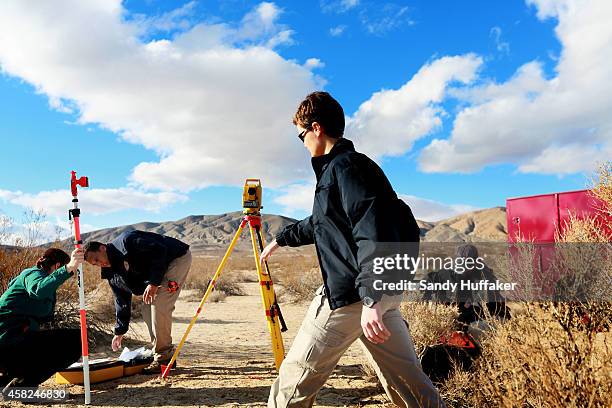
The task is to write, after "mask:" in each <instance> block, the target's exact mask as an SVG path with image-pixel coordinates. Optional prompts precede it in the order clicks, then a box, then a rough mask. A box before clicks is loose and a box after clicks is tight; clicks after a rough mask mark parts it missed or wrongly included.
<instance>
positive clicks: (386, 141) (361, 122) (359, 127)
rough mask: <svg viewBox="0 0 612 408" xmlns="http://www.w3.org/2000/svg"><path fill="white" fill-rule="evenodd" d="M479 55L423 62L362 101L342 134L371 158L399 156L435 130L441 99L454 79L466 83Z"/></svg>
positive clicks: (437, 125)
mask: <svg viewBox="0 0 612 408" xmlns="http://www.w3.org/2000/svg"><path fill="white" fill-rule="evenodd" d="M481 64H482V59H481V58H480V57H478V56H476V55H474V54H468V55H462V56H454V57H443V58H439V59H437V60H434V61H432V62H430V63H429V64H426V65H424V66H423V67H422V68H421V69H420V70H419V71H418V72H417V73H416V74H415V75H414V76H413V77H412V78H411V79H410V80H409V81H408V82H406V83H405V84H404V85H402V86H401V87H400V88H399V89H392V90H383V91H380V92H377V93H375V94H373V95H372V97H371V98H370V99H369V100H367V101H366V102H364V103H362V104H361V106H360V107H359V109H358V110H357V112H355V114H353V115H352V116H351V117H349V118H348V120H347V127H346V135H347V137H349V138H352V139H353V140H354V141H355V144H356V147H357V148H358V149H360V150H361V151H363V152H365V153H367V154H370V155H371V156H372V157H373V158H380V157H382V156H385V155H386V156H399V155H402V154H404V153H406V151H408V150H410V149H411V148H412V145H413V143H414V142H415V141H416V140H418V139H419V138H422V137H424V136H426V135H428V134H429V133H431V132H433V131H434V130H437V129H438V128H439V127H440V125H441V123H442V115H444V114H445V112H444V110H443V108H442V106H441V102H442V101H443V100H444V98H445V97H446V95H447V90H448V88H449V86H450V85H451V84H452V83H454V82H458V83H463V84H467V83H470V82H471V81H472V80H474V78H475V77H476V73H477V70H478V68H479V67H480V65H481Z"/></svg>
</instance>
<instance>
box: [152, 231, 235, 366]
mask: <svg viewBox="0 0 612 408" xmlns="http://www.w3.org/2000/svg"><path fill="white" fill-rule="evenodd" d="M243 228H244V223H241V224H240V226H239V227H238V231H236V234H234V238H232V242H231V243H230V245H229V247H228V248H227V251H225V255H224V256H223V259H221V263H220V264H219V266H218V267H217V271H216V272H215V274H214V275H213V277H212V279H211V281H210V283H209V284H208V287H207V288H206V292H204V296H203V297H202V300H201V301H200V304H199V305H198V309H197V310H196V313H195V315H193V317H192V318H191V322H190V323H189V326H187V330H185V334H183V338H182V339H181V341H180V343H179V344H178V346H177V347H176V350H175V351H174V354H173V355H172V358H171V359H170V362H169V363H168V366H167V367H166V369H165V370H164V372H163V373H162V378H167V377H168V373H169V372H170V368H172V365H173V364H174V362H175V361H176V359H177V357H178V355H179V353H180V352H181V349H182V348H183V345H184V344H185V341H186V340H187V336H189V332H191V329H192V328H193V325H194V324H195V322H196V320H198V316H199V315H200V312H201V311H202V307H203V306H204V303H205V302H206V299H208V296H209V295H210V294H211V293H212V291H213V289H214V288H215V284H216V283H217V280H218V279H219V276H220V275H221V271H222V270H223V267H224V266H225V263H226V262H227V260H228V258H229V256H230V254H231V253H232V250H233V249H234V246H235V245H236V242H238V238H239V237H240V234H241V233H242V230H243Z"/></svg>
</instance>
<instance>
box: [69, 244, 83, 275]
mask: <svg viewBox="0 0 612 408" xmlns="http://www.w3.org/2000/svg"><path fill="white" fill-rule="evenodd" d="M84 261H85V258H84V257H83V250H82V249H81V248H75V249H74V250H73V251H72V254H70V262H68V264H66V269H67V270H68V272H75V271H76V270H77V268H78V266H79V265H80V264H82V263H83V262H84Z"/></svg>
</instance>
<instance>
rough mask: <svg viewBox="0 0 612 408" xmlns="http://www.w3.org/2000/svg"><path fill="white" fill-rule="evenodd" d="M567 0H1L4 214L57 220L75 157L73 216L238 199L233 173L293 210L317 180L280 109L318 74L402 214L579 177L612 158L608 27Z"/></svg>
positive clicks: (94, 219) (574, 185) (159, 210)
mask: <svg viewBox="0 0 612 408" xmlns="http://www.w3.org/2000/svg"><path fill="white" fill-rule="evenodd" d="M79 3H81V4H79ZM82 3H87V4H82ZM574 3H575V2H574V1H570V0H568V1H567V2H566V1H562V0H528V1H527V2H523V1H511V2H490V1H469V2H467V1H465V2H460V1H438V2H431V1H395V2H391V1H390V2H380V1H377V2H374V1H366V0H359V1H357V0H343V1H328V0H322V1H320V2H285V1H276V2H273V3H268V2H263V3H262V2H258V1H238V0H236V1H234V0H230V1H198V2H186V1H160V0H144V1H132V0H127V1H123V2H120V1H118V0H116V1H115V0H113V1H110V0H109V1H106V0H105V1H102V0H97V1H91V2H76V1H67V0H66V1H59V2H57V3H54V6H53V7H51V6H41V7H37V8H36V9H34V8H32V7H30V9H28V8H27V6H26V5H24V4H20V2H18V1H14V2H13V1H7V2H5V4H3V5H2V6H0V16H2V17H0V27H4V28H1V29H0V44H1V45H0V66H1V67H2V75H0V138H1V140H2V153H3V154H2V160H1V161H0V174H1V176H0V214H4V215H5V216H8V217H11V218H13V219H14V220H15V222H16V223H17V224H19V222H20V220H21V218H22V217H21V214H22V213H23V211H24V210H27V209H30V208H43V209H45V210H46V212H47V219H48V221H49V223H48V224H49V225H50V226H53V225H54V224H59V225H61V226H62V227H65V215H64V214H65V209H64V207H65V208H66V209H67V208H68V206H69V205H70V196H69V194H67V190H66V189H67V187H68V178H69V171H70V170H72V169H75V170H77V171H78V172H79V173H80V174H83V175H88V176H89V177H90V178H91V183H92V190H91V191H86V190H84V191H83V192H82V197H83V206H82V207H83V222H84V223H85V224H86V229H88V228H89V229H91V228H99V227H108V226H115V225H121V224H127V223H134V222H139V221H145V220H147V221H164V220H174V219H178V218H182V217H185V216H188V215H191V214H218V213H223V212H229V211H235V210H238V209H240V199H241V197H240V194H241V187H240V182H241V180H243V179H244V178H246V177H261V178H262V181H263V184H264V189H265V196H264V200H265V202H264V207H265V208H264V212H269V213H277V214H285V215H289V216H293V217H303V216H305V215H307V214H308V208H309V206H310V205H311V196H312V180H313V176H312V174H311V171H310V168H309V159H308V156H307V154H306V152H305V150H304V149H303V148H302V147H301V146H300V145H299V141H298V140H297V138H296V137H295V134H294V133H295V130H294V129H293V128H292V127H291V125H290V120H291V114H292V113H293V110H294V109H295V107H296V106H297V103H298V102H299V101H300V98H301V97H303V96H304V95H305V94H306V93H308V92H309V91H312V90H314V89H325V90H327V91H329V92H331V93H332V95H334V96H335V97H336V98H337V99H338V100H339V101H340V102H341V104H342V105H343V107H344V109H345V114H346V115H347V118H348V126H347V137H348V138H351V139H354V140H355V141H356V145H357V147H358V149H360V150H362V151H364V152H365V153H367V154H369V155H371V156H372V157H374V158H375V159H376V160H377V161H378V162H379V163H380V164H381V166H382V167H383V169H384V170H385V172H386V173H387V175H388V177H389V179H390V180H391V182H392V184H393V186H394V187H395V189H396V191H397V192H398V194H400V195H401V196H402V197H404V198H405V199H406V200H407V201H408V202H409V203H410V204H411V205H412V206H413V209H414V212H415V213H416V215H417V217H418V218H422V219H429V220H436V219H440V218H443V217H446V216H450V215H453V214H456V213H458V212H461V211H465V210H470V209H474V208H487V207H492V206H501V205H504V204H505V199H506V198H507V197H513V196H521V195H530V194H538V193H548V192H555V191H564V190H573V189H581V188H584V187H585V185H586V183H587V179H588V175H589V174H590V172H591V170H592V169H593V167H594V165H595V163H596V162H597V161H598V160H605V159H609V157H611V156H612V154H610V152H612V148H611V135H610V133H609V132H610V131H609V129H610V118H609V117H608V116H609V115H607V114H605V113H604V112H605V108H607V107H609V104H610V102H609V101H608V102H607V104H608V106H606V105H605V104H604V105H603V106H602V104H600V103H597V101H598V98H600V97H601V98H604V94H605V86H608V85H605V86H603V85H602V86H597V85H593V84H596V83H597V79H598V78H599V77H601V78H602V79H603V78H609V76H608V74H609V72H608V71H609V70H610V68H609V67H610V66H611V65H612V64H610V63H609V62H610V60H607V62H608V64H603V65H606V66H605V67H602V66H601V65H602V60H601V58H607V57H609V55H610V46H609V45H608V44H609V43H610V41H609V39H610V32H609V31H607V30H605V29H603V28H601V27H599V28H597V29H596V30H599V31H595V32H592V31H588V30H587V32H580V31H579V30H580V27H581V25H583V23H584V21H585V20H586V21H588V22H593V23H595V21H594V20H595V19H598V18H601V19H604V18H607V17H610V15H609V14H607V17H606V13H607V12H609V11H610V10H609V7H608V6H607V5H606V4H605V2H603V1H602V2H599V1H594V2H590V3H589V2H586V3H584V4H582V5H581V7H577V6H576V5H575V4H574ZM587 5H588V7H587ZM603 21H606V20H603ZM560 22H563V24H562V25H561V24H560ZM593 25H594V26H596V27H597V25H596V24H593ZM604 25H605V24H604ZM560 27H561V28H560ZM602 30H603V31H602ZM576 33H580V35H582V36H583V37H582V41H581V42H580V44H578V45H576V44H575V41H572V39H573V38H575V37H574V36H575V35H577V34H576ZM602 36H603V38H604V39H605V38H607V39H608V41H607V42H606V41H599V40H600V39H601V38H602ZM576 50H579V51H580V52H581V55H580V56H579V58H578V57H577V56H576V54H577V52H576ZM604 61H606V60H605V59H604ZM581 72H588V73H589V77H590V78H591V77H592V82H593V84H591V83H585V81H584V77H581V75H580V73H581ZM606 82H608V81H606ZM606 99H609V98H606ZM585 100H586V101H590V102H589V103H585ZM560 101H563V103H561V102H560ZM557 104H559V105H557ZM565 109H567V111H565ZM608 111H609V110H608ZM62 190H66V192H62ZM88 204H89V208H88V207H87V205H88ZM18 230H19V228H18V226H17V227H16V228H15V231H18Z"/></svg>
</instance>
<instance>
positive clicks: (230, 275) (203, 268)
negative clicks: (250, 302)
mask: <svg viewBox="0 0 612 408" xmlns="http://www.w3.org/2000/svg"><path fill="white" fill-rule="evenodd" d="M220 259H221V258H220V257H219V258H218V259H215V258H194V259H193V263H192V265H191V270H190V272H189V275H187V280H186V281H185V283H184V284H183V289H187V290H191V292H190V293H189V294H188V295H187V297H186V299H187V300H190V301H200V300H201V298H202V297H203V296H204V293H205V292H206V288H207V287H208V285H209V283H210V280H211V279H212V277H213V275H214V273H215V272H216V270H217V267H218V264H219V262H220ZM231 268H232V267H231V265H230V264H229V262H228V264H226V265H225V267H224V268H223V271H222V272H221V276H220V278H219V280H218V281H217V283H216V284H215V289H214V291H213V292H212V293H211V294H210V297H209V298H208V300H209V301H211V302H220V301H222V300H224V299H225V298H226V297H227V296H244V295H245V294H246V293H245V291H244V289H243V288H242V285H240V282H241V281H242V274H241V273H237V272H234V270H233V269H231ZM253 273H254V274H255V276H257V273H256V272H253Z"/></svg>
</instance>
